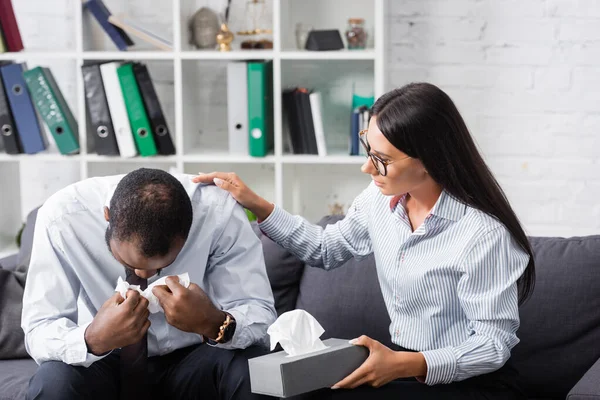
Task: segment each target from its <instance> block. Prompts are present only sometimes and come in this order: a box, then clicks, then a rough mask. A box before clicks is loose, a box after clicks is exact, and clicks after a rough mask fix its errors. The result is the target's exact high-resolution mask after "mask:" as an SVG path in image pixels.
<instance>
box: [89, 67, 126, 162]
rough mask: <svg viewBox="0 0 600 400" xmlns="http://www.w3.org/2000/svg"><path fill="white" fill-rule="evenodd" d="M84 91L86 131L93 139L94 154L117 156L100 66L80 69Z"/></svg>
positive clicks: (115, 140)
mask: <svg viewBox="0 0 600 400" xmlns="http://www.w3.org/2000/svg"><path fill="white" fill-rule="evenodd" d="M81 72H82V74H83V86H84V90H85V106H86V109H87V114H88V117H89V124H88V131H90V132H91V133H92V136H93V137H94V147H95V149H96V153H98V154H99V155H102V156H118V155H119V146H118V145H117V137H116V135H115V131H114V128H113V123H112V119H111V117H110V111H109V109H108V101H107V100H106V93H104V84H103V83H102V75H101V73H100V65H98V64H88V65H84V66H83V67H81Z"/></svg>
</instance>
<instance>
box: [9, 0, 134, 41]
mask: <svg viewBox="0 0 600 400" xmlns="http://www.w3.org/2000/svg"><path fill="white" fill-rule="evenodd" d="M0 1H2V0H0ZM84 5H85V7H86V8H87V9H88V10H90V12H91V13H92V15H93V16H94V18H96V21H98V23H99V24H100V26H101V27H102V29H104V31H105V32H106V33H107V34H108V36H109V37H110V38H111V39H112V41H113V43H114V44H115V46H117V48H118V49H119V50H121V51H125V50H127V47H129V46H133V45H134V43H133V41H132V40H131V38H130V37H129V36H128V35H127V33H125V32H124V31H123V30H122V29H121V28H119V27H118V26H115V25H113V24H111V23H110V22H109V21H108V19H109V18H110V16H111V13H110V11H109V10H108V8H106V5H105V4H104V3H103V2H102V0H87V1H86V2H85V3H84Z"/></svg>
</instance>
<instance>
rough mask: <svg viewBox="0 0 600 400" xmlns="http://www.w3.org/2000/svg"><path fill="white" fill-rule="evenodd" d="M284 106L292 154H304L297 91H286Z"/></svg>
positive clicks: (283, 98) (283, 97)
mask: <svg viewBox="0 0 600 400" xmlns="http://www.w3.org/2000/svg"><path fill="white" fill-rule="evenodd" d="M282 105H283V109H284V110H285V115H286V122H287V126H288V131H289V135H290V144H291V145H292V153H294V154H304V152H305V149H304V141H303V139H302V129H301V127H300V114H301V113H300V103H299V102H297V101H296V89H286V90H284V91H283V95H282Z"/></svg>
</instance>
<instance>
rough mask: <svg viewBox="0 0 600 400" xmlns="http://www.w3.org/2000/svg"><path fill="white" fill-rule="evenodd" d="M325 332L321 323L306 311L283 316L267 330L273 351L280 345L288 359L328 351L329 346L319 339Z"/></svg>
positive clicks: (297, 311) (295, 311) (294, 311)
mask: <svg viewBox="0 0 600 400" xmlns="http://www.w3.org/2000/svg"><path fill="white" fill-rule="evenodd" d="M323 332H325V329H323V327H322V326H321V324H319V321H317V320H316V318H315V317H313V316H312V315H310V314H309V313H308V312H306V311H304V310H292V311H288V312H285V313H283V314H281V315H280V316H279V318H277V320H276V321H275V322H274V323H273V324H272V325H271V326H269V328H268V329H267V333H268V334H269V336H270V339H271V350H273V349H275V346H276V345H277V343H279V344H280V345H281V347H282V348H283V350H284V351H285V352H286V353H287V355H288V357H293V356H299V355H302V354H307V353H312V352H315V351H319V350H324V349H326V348H327V346H325V344H324V343H323V342H322V341H321V339H319V338H320V337H321V335H322V334H323Z"/></svg>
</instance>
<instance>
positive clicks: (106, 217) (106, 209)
mask: <svg viewBox="0 0 600 400" xmlns="http://www.w3.org/2000/svg"><path fill="white" fill-rule="evenodd" d="M108 217H109V213H108V207H106V206H104V219H105V220H106V222H108Z"/></svg>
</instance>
